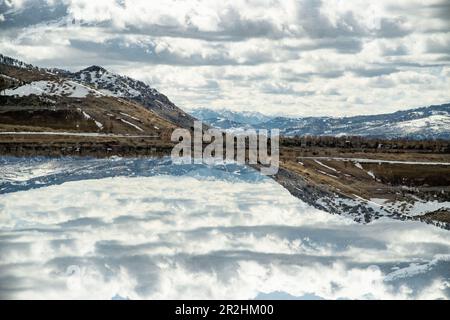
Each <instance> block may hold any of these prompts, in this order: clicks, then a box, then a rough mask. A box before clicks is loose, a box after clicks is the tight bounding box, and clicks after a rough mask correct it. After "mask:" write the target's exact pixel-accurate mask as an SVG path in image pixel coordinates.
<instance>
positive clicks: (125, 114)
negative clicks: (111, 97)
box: [119, 112, 141, 121]
mask: <svg viewBox="0 0 450 320" xmlns="http://www.w3.org/2000/svg"><path fill="white" fill-rule="evenodd" d="M119 113H120V114H121V115H123V116H126V117H128V118H131V119H133V120H136V121H141V120H140V119H138V118H136V117H133V116H131V115H129V114H128V113H125V112H119Z"/></svg>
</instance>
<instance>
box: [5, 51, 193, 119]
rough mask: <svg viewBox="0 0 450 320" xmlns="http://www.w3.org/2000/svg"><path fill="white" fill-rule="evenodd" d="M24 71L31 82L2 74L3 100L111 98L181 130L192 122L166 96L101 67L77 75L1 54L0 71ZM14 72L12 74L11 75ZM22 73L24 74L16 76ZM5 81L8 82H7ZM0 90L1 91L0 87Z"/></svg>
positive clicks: (94, 67) (190, 117)
mask: <svg viewBox="0 0 450 320" xmlns="http://www.w3.org/2000/svg"><path fill="white" fill-rule="evenodd" d="M1 66H4V67H7V68H10V69H16V71H14V72H18V71H17V70H20V69H24V70H26V71H27V72H28V73H30V74H33V76H32V77H31V79H28V80H26V81H23V80H22V81H18V80H17V81H16V79H14V78H11V77H10V75H8V74H7V73H8V72H6V71H3V72H2V71H1V70H0V74H1V75H2V77H1V79H0V80H2V82H3V83H5V82H6V83H7V84H6V85H4V87H3V91H1V95H6V96H20V97H23V96H28V95H32V94H34V95H50V96H52V95H53V96H54V95H58V96H64V97H71V98H85V97H87V96H88V95H89V94H92V95H94V96H101V95H105V96H111V97H116V98H124V99H127V100H131V101H133V102H136V103H139V104H141V105H142V106H144V107H145V108H147V109H149V110H151V111H152V112H154V113H155V114H157V115H158V116H160V117H162V118H164V119H165V120H167V121H169V122H172V123H173V124H176V125H177V126H180V127H185V128H189V127H192V126H193V121H194V120H195V119H194V118H193V117H192V116H190V115H189V114H187V113H186V112H184V111H183V110H181V109H180V108H178V107H177V106H176V105H175V104H173V103H172V102H171V101H170V100H169V99H168V98H167V97H166V96H165V95H163V94H162V93H160V92H158V91H157V90H156V89H154V88H152V87H150V86H149V85H147V84H146V83H144V82H142V81H138V80H134V79H131V78H129V77H126V76H121V75H118V74H115V73H112V72H109V71H108V70H106V69H105V68H103V67H99V66H91V67H88V68H85V69H83V70H80V71H78V72H74V73H72V72H69V71H66V70H62V69H44V68H38V67H35V66H33V65H31V64H27V63H24V62H21V61H19V60H16V59H13V58H10V57H6V56H3V55H1V54H0V67H1ZM14 72H13V73H14ZM19 73H22V74H23V72H19ZM6 77H8V78H6ZM0 90H2V88H1V87H0Z"/></svg>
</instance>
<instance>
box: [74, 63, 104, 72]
mask: <svg viewBox="0 0 450 320" xmlns="http://www.w3.org/2000/svg"><path fill="white" fill-rule="evenodd" d="M80 72H98V73H106V72H108V70H106V69H105V68H103V67H101V66H97V65H92V66H90V67H87V68H85V69H83V70H80Z"/></svg>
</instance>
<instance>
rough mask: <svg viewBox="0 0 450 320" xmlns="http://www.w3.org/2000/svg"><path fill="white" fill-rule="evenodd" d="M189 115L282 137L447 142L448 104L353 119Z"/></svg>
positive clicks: (203, 111)
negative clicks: (271, 131)
mask: <svg viewBox="0 0 450 320" xmlns="http://www.w3.org/2000/svg"><path fill="white" fill-rule="evenodd" d="M191 114H192V115H193V116H194V117H196V118H198V119H201V120H202V121H204V122H206V123H208V124H210V125H211V126H214V127H218V128H221V129H233V130H235V129H248V128H256V129H263V128H264V129H275V128H277V129H280V132H281V133H282V134H283V135H286V136H295V135H329V136H365V137H380V138H411V139H450V104H442V105H433V106H429V107H422V108H417V109H410V110H404V111H397V112H394V113H389V114H380V115H368V116H354V117H342V118H333V117H304V118H288V117H270V116H266V115H263V114H261V113H248V112H233V111H229V110H219V111H217V110H210V109H197V110H194V111H192V112H191Z"/></svg>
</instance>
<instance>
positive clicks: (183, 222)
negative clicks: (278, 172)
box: [0, 172, 450, 299]
mask: <svg viewBox="0 0 450 320" xmlns="http://www.w3.org/2000/svg"><path fill="white" fill-rule="evenodd" d="M205 176H207V174H206V173H205V172H204V173H203V174H202V177H201V178H199V177H198V176H197V175H196V177H190V176H186V175H184V176H176V177H175V176H168V175H160V176H151V177H134V178H132V177H115V178H105V179H102V180H85V181H74V182H68V183H64V184H62V185H52V186H49V187H44V188H40V189H35V190H27V191H21V192H14V193H9V194H4V195H1V196H0V197H1V198H0V210H1V215H0V228H1V233H0V254H1V257H2V258H1V263H0V296H1V297H3V298H102V299H111V298H120V297H124V298H131V299H138V298H155V299H158V298H162V299H164V298H175V299H177V298H187V297H188V298H242V299H247V298H256V297H258V298H264V297H278V296H279V297H289V298H295V297H301V298H311V297H313V298H320V297H323V298H362V299H364V298H375V299H377V298H448V297H449V296H450V290H449V282H448V281H449V278H450V259H449V255H450V252H449V248H450V234H449V233H448V231H445V230H441V229H438V228H435V227H432V226H428V225H425V224H421V223H416V222H401V221H392V220H389V219H381V220H379V221H377V222H375V223H372V224H370V225H359V224H356V223H354V222H352V221H350V220H346V219H343V218H341V217H339V216H332V215H329V214H327V213H324V212H321V211H318V210H316V209H313V208H311V207H309V206H307V205H305V204H304V203H302V202H301V201H299V200H297V199H295V198H293V197H292V196H291V195H290V194H289V193H288V192H287V191H286V190H285V189H283V188H282V187H281V186H279V185H277V184H276V183H275V182H273V181H271V180H270V179H261V180H252V181H249V180H248V179H241V180H240V179H235V180H233V179H219V180H213V179H210V178H205ZM72 271H75V272H72Z"/></svg>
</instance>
